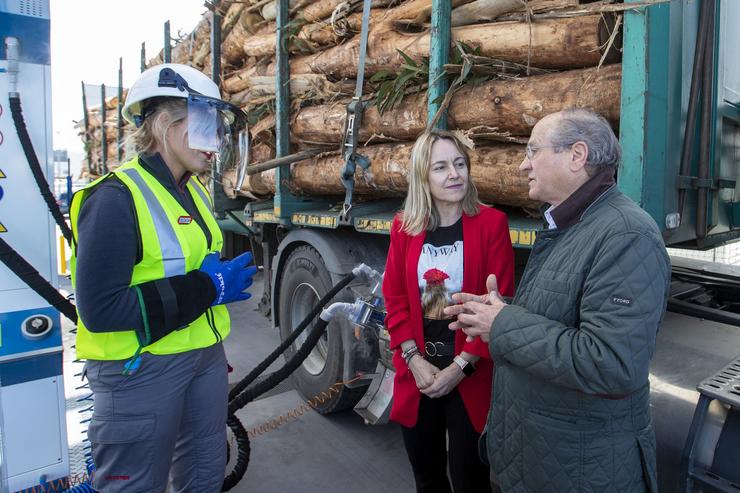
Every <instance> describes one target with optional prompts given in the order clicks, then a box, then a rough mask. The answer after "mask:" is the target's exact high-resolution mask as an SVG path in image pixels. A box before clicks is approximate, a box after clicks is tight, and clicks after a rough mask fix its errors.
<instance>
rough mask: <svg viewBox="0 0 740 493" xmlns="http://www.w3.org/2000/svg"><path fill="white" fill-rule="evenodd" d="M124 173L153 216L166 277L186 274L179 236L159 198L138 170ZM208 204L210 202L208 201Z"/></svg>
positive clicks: (127, 170)
mask: <svg viewBox="0 0 740 493" xmlns="http://www.w3.org/2000/svg"><path fill="white" fill-rule="evenodd" d="M123 173H126V175H127V176H128V177H129V178H131V179H132V180H133V181H134V182H135V183H136V185H137V186H138V187H139V190H141V194H142V195H143V196H144V200H145V201H146V206H147V207H148V208H149V212H150V213H151V215H152V221H154V229H155V230H156V231H157V239H158V240H159V246H160V248H161V250H162V262H163V263H164V276H165V277H172V276H179V275H182V274H185V273H186V269H185V256H184V255H183V253H182V247H181V246H180V241H179V240H178V239H177V234H175V230H174V229H173V228H172V224H171V223H170V220H169V218H168V217H167V213H166V212H165V211H164V209H163V208H162V204H160V203H159V200H157V197H155V196H154V192H153V191H152V189H151V188H149V185H147V183H146V182H145V181H144V179H143V178H142V177H141V175H140V174H139V172H138V171H137V170H135V169H133V168H128V169H124V170H123ZM206 203H208V202H207V201H206Z"/></svg>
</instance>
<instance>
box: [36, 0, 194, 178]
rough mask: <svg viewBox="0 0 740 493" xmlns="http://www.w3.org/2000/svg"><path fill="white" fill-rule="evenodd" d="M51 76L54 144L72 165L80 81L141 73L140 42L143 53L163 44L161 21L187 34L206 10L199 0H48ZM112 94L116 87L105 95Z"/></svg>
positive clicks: (77, 146)
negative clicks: (120, 66)
mask: <svg viewBox="0 0 740 493" xmlns="http://www.w3.org/2000/svg"><path fill="white" fill-rule="evenodd" d="M50 7H51V79H52V82H51V83H52V112H53V127H54V149H67V151H68V152H69V156H70V159H71V161H72V166H73V168H74V169H79V166H80V165H81V163H82V160H83V158H84V156H83V147H82V140H81V139H80V137H79V136H78V135H77V132H76V130H75V128H74V122H75V121H77V120H81V119H82V90H81V87H80V81H84V82H85V83H86V84H96V85H98V84H101V83H104V84H105V85H106V87H113V88H115V87H118V59H119V57H123V86H124V87H128V86H130V85H131V84H132V83H133V82H134V81H135V80H136V77H137V76H138V75H139V60H140V53H141V43H142V42H145V43H146V51H147V53H146V56H147V59H149V58H152V57H154V56H155V55H156V54H157V53H159V51H160V50H161V49H162V47H163V46H164V23H165V21H167V20H169V21H170V33H171V36H172V37H177V36H178V31H179V32H181V33H183V34H186V33H189V32H190V31H192V30H193V28H195V25H196V24H197V23H198V21H199V20H200V18H201V15H202V14H203V13H204V12H205V11H206V8H205V7H204V5H203V0H125V1H121V0H51V5H50ZM113 95H115V93H114V90H111V91H110V92H108V96H113Z"/></svg>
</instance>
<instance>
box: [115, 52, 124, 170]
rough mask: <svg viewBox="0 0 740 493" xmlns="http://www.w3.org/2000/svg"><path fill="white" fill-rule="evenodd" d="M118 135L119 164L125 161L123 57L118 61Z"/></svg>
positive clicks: (117, 155)
mask: <svg viewBox="0 0 740 493" xmlns="http://www.w3.org/2000/svg"><path fill="white" fill-rule="evenodd" d="M117 109H118V122H117V125H118V128H117V130H118V133H117V135H116V137H117V138H116V152H117V154H116V157H117V158H118V164H121V161H123V113H122V111H123V57H120V58H119V59H118V104H117Z"/></svg>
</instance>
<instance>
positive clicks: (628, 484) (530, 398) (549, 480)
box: [486, 186, 671, 493]
mask: <svg viewBox="0 0 740 493" xmlns="http://www.w3.org/2000/svg"><path fill="white" fill-rule="evenodd" d="M670 269H671V268H670V261H669V259H668V255H667V254H666V250H665V247H664V244H663V240H662V238H661V235H660V231H659V230H658V228H657V226H656V224H655V222H654V221H653V220H652V218H650V216H648V215H647V213H645V212H644V211H643V210H642V209H640V208H639V207H638V206H637V205H636V204H634V203H633V202H632V201H631V200H630V199H629V198H627V197H626V196H624V195H623V194H622V193H621V192H619V191H618V190H617V188H616V186H614V187H612V188H610V189H609V190H607V191H606V192H605V193H604V194H602V196H600V197H599V198H598V199H596V201H594V203H593V204H591V206H590V207H589V208H588V209H587V210H586V211H585V212H584V213H583V216H582V218H581V220H580V222H578V223H576V224H575V225H573V226H571V227H569V228H565V229H563V230H549V231H542V232H540V233H539V235H538V237H537V241H536V242H535V244H534V246H533V249H532V252H531V255H530V258H529V262H528V264H527V268H526V270H525V272H524V276H523V278H522V280H521V283H520V285H519V287H518V288H517V295H516V297H515V298H514V300H513V302H512V304H511V305H510V306H507V307H505V308H504V309H503V310H502V311H501V313H500V314H499V315H498V317H497V318H496V320H495V322H494V323H493V326H492V329H491V340H490V344H489V347H490V352H491V356H492V358H493V359H494V361H495V362H496V373H495V378H494V384H493V396H492V404H491V411H490V414H489V420H488V425H487V427H488V428H487V430H488V436H487V441H486V446H487V451H488V456H489V459H490V461H491V467H492V468H493V470H494V472H495V473H496V475H497V477H498V480H499V483H500V484H501V487H502V489H503V491H504V492H505V493H512V492H537V493H544V492H557V493H561V492H599V493H605V492H642V491H650V492H657V486H656V472H655V436H654V433H653V429H652V424H651V419H650V407H649V397H650V387H649V383H648V368H649V364H650V358H651V357H652V355H653V352H654V349H655V338H656V334H657V331H658V327H659V325H660V323H661V320H662V318H663V314H664V313H665V306H666V301H667V297H668V291H669V283H670Z"/></svg>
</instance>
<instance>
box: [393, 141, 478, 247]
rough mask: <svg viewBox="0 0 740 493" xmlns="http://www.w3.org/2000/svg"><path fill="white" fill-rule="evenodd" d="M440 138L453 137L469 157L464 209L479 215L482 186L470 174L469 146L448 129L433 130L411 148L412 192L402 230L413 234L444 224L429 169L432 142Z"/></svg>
mask: <svg viewBox="0 0 740 493" xmlns="http://www.w3.org/2000/svg"><path fill="white" fill-rule="evenodd" d="M439 139H444V140H449V141H450V142H452V143H453V144H454V145H455V148H456V149H457V150H458V151H459V152H460V154H462V156H463V158H465V166H466V167H467V168H468V187H467V192H466V194H465V197H463V202H462V205H463V212H465V214H467V215H468V216H474V215H476V214H478V212H479V211H480V208H479V207H478V206H479V205H480V201H479V200H478V189H477V188H475V184H474V183H473V179H472V178H471V176H470V156H469V155H468V151H467V149H466V148H465V145H464V144H463V143H462V142H461V141H460V139H458V138H457V136H456V135H455V134H453V133H452V132H448V131H446V130H436V129H434V130H430V131H428V132H424V133H423V134H421V135H420V136H419V138H418V139H416V143H414V147H413V149H412V150H411V167H410V170H409V192H408V195H407V196H406V201H405V202H404V204H403V214H402V223H401V229H402V230H403V231H404V232H405V233H407V234H409V235H412V236H414V235H417V234H419V233H421V232H422V231H424V230H425V229H426V230H428V231H434V230H435V229H437V227H438V226H439V223H440V218H439V212H438V211H437V208H436V207H435V206H434V201H433V200H432V194H431V192H430V191H429V170H430V169H431V164H432V163H431V161H432V145H433V144H434V143H435V142H436V141H437V140H439Z"/></svg>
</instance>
